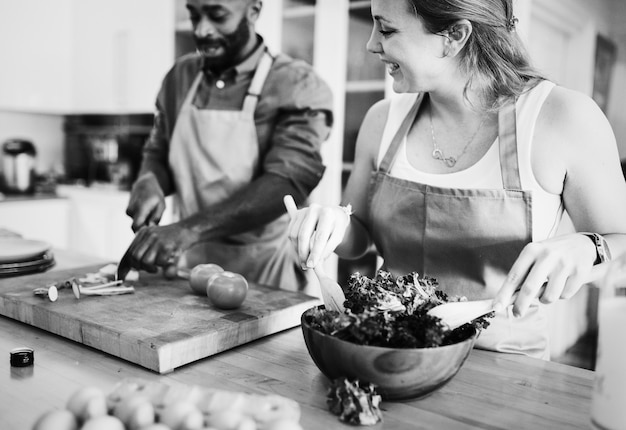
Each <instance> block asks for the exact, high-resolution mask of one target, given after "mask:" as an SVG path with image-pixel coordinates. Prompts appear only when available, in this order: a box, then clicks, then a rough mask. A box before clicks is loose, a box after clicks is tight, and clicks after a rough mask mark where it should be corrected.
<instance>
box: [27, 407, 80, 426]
mask: <svg viewBox="0 0 626 430" xmlns="http://www.w3.org/2000/svg"><path fill="white" fill-rule="evenodd" d="M77 429H78V421H76V417H75V416H74V414H73V413H72V412H70V411H68V410H67V409H55V410H51V411H48V412H46V413H44V414H43V415H42V416H40V417H39V419H38V420H37V421H36V422H35V425H34V426H33V430H77Z"/></svg>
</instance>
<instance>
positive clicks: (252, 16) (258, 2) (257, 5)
mask: <svg viewBox="0 0 626 430" xmlns="http://www.w3.org/2000/svg"><path fill="white" fill-rule="evenodd" d="M261 9H263V0H252V1H251V2H250V5H249V6H248V21H251V22H256V20H257V19H259V15H260V14H261Z"/></svg>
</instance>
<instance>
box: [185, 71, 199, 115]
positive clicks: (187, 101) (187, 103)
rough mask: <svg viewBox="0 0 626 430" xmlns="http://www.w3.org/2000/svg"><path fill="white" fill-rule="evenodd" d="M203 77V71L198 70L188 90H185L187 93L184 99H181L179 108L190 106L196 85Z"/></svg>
mask: <svg viewBox="0 0 626 430" xmlns="http://www.w3.org/2000/svg"><path fill="white" fill-rule="evenodd" d="M203 77H204V72H203V71H202V70H200V71H199V72H198V74H197V75H196V77H195V78H194V80H193V83H192V84H191V87H189V91H187V95H186V96H185V100H184V101H183V104H182V105H181V109H182V108H183V107H185V106H190V105H191V104H192V103H193V98H194V97H195V96H196V91H197V90H198V86H199V85H200V82H201V81H202V78H203Z"/></svg>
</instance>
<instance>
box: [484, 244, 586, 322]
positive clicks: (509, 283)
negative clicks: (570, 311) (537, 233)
mask: <svg viewBox="0 0 626 430" xmlns="http://www.w3.org/2000/svg"><path fill="white" fill-rule="evenodd" d="M595 260H596V250H595V247H594V245H593V243H592V242H591V241H590V240H589V238H588V237H586V236H584V235H582V234H579V233H574V234H567V235H562V236H558V237H554V238H551V239H547V240H544V241H541V242H533V243H529V244H528V245H526V246H525V247H524V249H523V250H522V252H521V253H520V255H519V257H518V258H517V260H516V261H515V263H513V266H512V267H511V270H510V271H509V274H508V275H507V278H506V280H505V282H504V284H503V285H502V288H500V291H498V294H497V295H496V297H495V299H494V309H495V310H496V311H498V310H501V309H504V308H506V307H507V306H508V305H509V304H511V303H513V314H514V315H515V316H522V315H524V313H525V312H526V311H527V310H528V307H529V306H530V305H531V303H532V301H533V300H534V299H535V298H536V297H539V301H540V302H541V303H545V304H547V303H553V302H555V301H557V300H558V299H569V298H571V297H572V296H573V295H574V294H576V292H577V291H578V290H579V289H580V287H582V285H583V284H584V283H585V281H586V279H587V278H588V275H589V272H590V270H591V268H592V266H593V263H594V261H595ZM544 285H545V289H543V290H542V287H543V286H544ZM518 290H519V293H518V295H517V297H516V298H515V299H514V301H513V295H514V294H515V292H516V291H518Z"/></svg>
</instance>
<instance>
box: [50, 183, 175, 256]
mask: <svg viewBox="0 0 626 430" xmlns="http://www.w3.org/2000/svg"><path fill="white" fill-rule="evenodd" d="M58 193H59V194H60V195H61V196H63V197H65V198H66V199H67V201H68V205H69V210H68V218H67V222H68V225H69V226H70V228H69V230H68V237H67V244H68V246H67V248H68V249H70V250H72V251H76V252H80V253H83V254H88V255H93V256H96V257H100V258H104V259H107V260H110V261H113V262H117V261H119V260H120V258H122V255H124V252H125V251H126V249H127V248H128V246H129V245H130V243H131V242H132V241H133V238H134V236H135V234H134V233H133V230H132V228H131V224H132V220H131V218H130V217H129V216H128V215H126V206H127V205H128V199H129V197H130V193H129V192H128V191H120V190H117V189H113V188H104V187H103V188H97V187H95V188H94V187H91V188H86V187H78V186H59V189H58ZM167 202H168V210H166V212H165V214H164V215H163V217H162V219H161V224H168V223H170V222H171V220H172V216H171V211H170V209H169V208H171V203H170V200H169V199H168V200H167Z"/></svg>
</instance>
